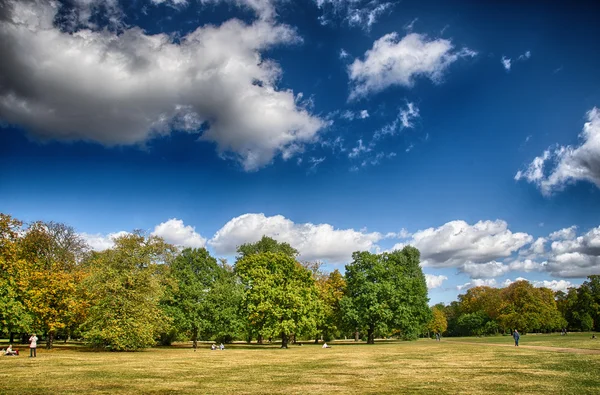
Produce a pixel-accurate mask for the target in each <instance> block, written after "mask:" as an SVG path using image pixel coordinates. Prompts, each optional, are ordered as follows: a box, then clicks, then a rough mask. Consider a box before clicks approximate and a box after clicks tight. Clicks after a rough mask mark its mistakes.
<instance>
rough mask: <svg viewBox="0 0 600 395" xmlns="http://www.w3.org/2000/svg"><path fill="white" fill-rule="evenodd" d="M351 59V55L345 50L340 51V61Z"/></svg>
mask: <svg viewBox="0 0 600 395" xmlns="http://www.w3.org/2000/svg"><path fill="white" fill-rule="evenodd" d="M348 57H350V54H349V53H348V52H346V50H344V48H342V49H340V59H346V58H348Z"/></svg>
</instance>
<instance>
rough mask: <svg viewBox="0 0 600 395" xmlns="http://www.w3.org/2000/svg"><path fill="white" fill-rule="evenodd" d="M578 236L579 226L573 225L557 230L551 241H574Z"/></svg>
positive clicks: (552, 234) (551, 236)
mask: <svg viewBox="0 0 600 395" xmlns="http://www.w3.org/2000/svg"><path fill="white" fill-rule="evenodd" d="M575 236H577V226H576V225H573V226H570V227H568V228H563V229H560V230H557V231H556V232H552V233H550V236H549V237H550V240H573V239H574V238H575Z"/></svg>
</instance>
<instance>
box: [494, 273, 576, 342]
mask: <svg viewBox="0 0 600 395" xmlns="http://www.w3.org/2000/svg"><path fill="white" fill-rule="evenodd" d="M501 296H502V307H501V310H500V311H501V313H500V315H499V317H498V322H499V323H500V325H501V326H502V327H503V329H504V330H505V331H510V330H511V329H519V331H520V332H522V333H526V332H532V331H536V330H544V331H549V330H552V329H558V328H562V327H563V326H564V325H565V321H564V320H563V318H562V316H561V315H560V312H559V311H558V309H557V307H556V301H555V300H554V294H553V293H552V291H551V290H549V289H547V288H536V287H534V286H533V285H531V284H530V283H529V282H527V281H524V280H522V281H516V282H514V283H512V284H510V285H509V286H508V287H506V288H504V289H503V290H502V291H501Z"/></svg>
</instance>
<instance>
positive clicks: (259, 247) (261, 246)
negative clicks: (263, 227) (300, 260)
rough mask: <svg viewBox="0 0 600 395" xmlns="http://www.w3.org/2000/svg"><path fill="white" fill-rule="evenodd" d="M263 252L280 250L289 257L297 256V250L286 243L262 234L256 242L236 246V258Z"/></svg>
mask: <svg viewBox="0 0 600 395" xmlns="http://www.w3.org/2000/svg"><path fill="white" fill-rule="evenodd" d="M263 252H273V253H278V252H280V253H282V254H284V255H286V256H289V257H290V258H296V257H297V256H298V250H296V249H295V248H294V247H292V246H291V245H289V244H288V243H280V242H278V241H277V240H275V239H272V238H270V237H268V236H263V237H262V238H261V239H260V240H259V241H257V242H256V243H246V244H242V245H241V246H239V247H238V248H237V253H238V256H237V259H238V260H239V259H242V258H245V257H247V256H250V255H254V254H261V253H263Z"/></svg>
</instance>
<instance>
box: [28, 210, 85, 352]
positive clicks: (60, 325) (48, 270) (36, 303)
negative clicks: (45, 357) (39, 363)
mask: <svg viewBox="0 0 600 395" xmlns="http://www.w3.org/2000/svg"><path fill="white" fill-rule="evenodd" d="M20 244H21V246H20V253H21V258H22V259H23V260H25V261H26V262H27V270H26V271H24V272H23V273H22V278H23V280H22V281H23V287H24V288H25V289H26V290H27V291H26V295H25V297H24V300H25V305H26V306H27V309H28V310H29V311H30V312H31V313H32V315H33V318H34V320H33V327H34V328H37V329H40V330H42V331H43V332H45V333H46V334H47V337H46V348H52V346H53V342H54V338H55V336H56V335H57V334H58V333H61V332H63V333H64V334H65V336H68V333H67V332H68V329H69V328H70V327H72V326H73V324H74V322H76V321H77V319H78V318H79V317H81V306H80V303H81V299H79V298H78V294H77V289H78V284H79V283H80V282H81V281H82V279H83V277H84V276H85V271H84V270H83V268H82V266H81V262H82V260H83V258H84V257H85V255H86V254H87V250H88V248H87V245H86V244H85V241H84V240H83V239H82V238H81V236H79V235H78V234H77V233H76V232H75V230H74V229H73V228H72V227H70V226H67V225H64V224H60V223H55V222H49V223H43V222H35V223H33V224H31V225H30V226H29V228H28V229H27V231H26V232H25V234H24V236H23V237H22V238H21V239H20Z"/></svg>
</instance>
